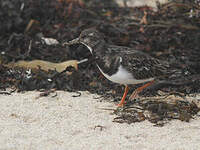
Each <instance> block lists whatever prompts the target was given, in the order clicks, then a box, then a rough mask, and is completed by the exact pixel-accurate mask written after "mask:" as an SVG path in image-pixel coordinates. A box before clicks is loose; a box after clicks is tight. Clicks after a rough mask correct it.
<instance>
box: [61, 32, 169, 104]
mask: <svg viewBox="0 0 200 150" xmlns="http://www.w3.org/2000/svg"><path fill="white" fill-rule="evenodd" d="M73 44H83V45H85V46H86V47H87V48H88V49H89V51H90V52H91V54H92V56H93V57H94V58H95V62H96V66H97V67H98V68H99V70H100V72H101V73H102V74H103V75H104V76H105V77H106V78H107V79H108V80H110V81H112V82H115V83H119V84H123V85H125V90H124V94H123V96H122V99H121V101H120V103H119V104H118V106H123V104H124V101H125V98H126V96H127V93H128V90H129V87H128V86H129V85H132V84H141V83H145V84H144V85H143V86H141V87H139V88H137V89H136V90H135V91H134V92H133V93H132V94H131V96H130V97H129V99H134V98H135V97H136V96H137V95H138V93H140V92H141V91H142V90H143V89H144V88H146V87H148V86H150V85H152V84H153V83H154V81H155V80H156V79H159V78H160V77H162V76H165V75H167V74H169V64H168V62H166V61H161V60H159V59H156V58H154V57H151V56H150V55H148V54H146V53H143V52H140V51H137V50H134V49H132V48H129V47H123V46H116V45H110V44H107V43H106V40H105V39H104V35H103V34H102V33H100V32H98V31H97V30H95V29H86V30H84V31H82V32H81V34H80V36H79V37H78V38H76V39H74V40H71V41H69V42H65V43H64V44H63V45H73Z"/></svg>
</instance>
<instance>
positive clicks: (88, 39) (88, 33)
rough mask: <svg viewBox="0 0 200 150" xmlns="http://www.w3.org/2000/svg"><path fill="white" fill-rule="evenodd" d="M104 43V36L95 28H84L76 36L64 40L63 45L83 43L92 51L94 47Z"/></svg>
mask: <svg viewBox="0 0 200 150" xmlns="http://www.w3.org/2000/svg"><path fill="white" fill-rule="evenodd" d="M104 43H105V41H104V36H103V35H102V34H101V33H99V32H98V31H97V30H95V29H86V30H83V31H82V32H81V34H80V36H79V37H78V38H76V39H74V40H72V41H69V42H66V43H64V44H63V45H73V44H83V45H85V46H86V47H87V48H88V49H89V50H90V52H91V53H93V51H94V49H95V47H97V46H98V45H100V44H104Z"/></svg>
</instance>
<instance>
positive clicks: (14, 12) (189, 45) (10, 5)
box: [0, 0, 200, 123]
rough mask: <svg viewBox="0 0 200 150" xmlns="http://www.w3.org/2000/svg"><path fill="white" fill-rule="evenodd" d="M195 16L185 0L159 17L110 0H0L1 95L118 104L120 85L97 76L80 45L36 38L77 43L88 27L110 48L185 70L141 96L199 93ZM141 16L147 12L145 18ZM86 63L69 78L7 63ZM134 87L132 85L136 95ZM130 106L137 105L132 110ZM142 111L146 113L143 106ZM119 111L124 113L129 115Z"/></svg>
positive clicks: (199, 26)
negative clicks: (65, 96)
mask: <svg viewBox="0 0 200 150" xmlns="http://www.w3.org/2000/svg"><path fill="white" fill-rule="evenodd" d="M199 12H200V5H199V4H198V3H197V2H196V1H189V0H186V1H173V2H171V3H170V4H166V5H163V6H159V9H158V12H153V11H152V10H151V9H150V8H148V7H142V8H120V7H118V6H117V4H115V3H114V2H113V1H107V0H103V1H102V0H79V1H69V0H49V1H48V2H47V1H46V0H4V1H1V2H0V21H1V24H0V62H1V63H0V89H1V90H2V91H5V90H6V89H7V88H12V89H15V90H17V91H29V90H41V89H45V90H47V91H48V90H51V89H57V90H66V91H80V90H81V91H85V90H87V91H90V92H92V93H97V94H100V95H102V96H104V98H105V97H106V98H108V99H112V100H116V101H117V100H119V99H120V96H121V95H122V92H123V87H122V86H120V85H118V84H114V83H111V82H110V81H108V80H106V79H105V78H104V77H103V76H102V75H101V74H100V72H99V71H98V69H97V68H96V66H95V65H94V62H93V60H92V59H91V55H90V53H89V51H88V50H87V48H86V47H85V46H83V45H74V46H70V47H63V46H62V44H58V45H46V44H44V42H42V40H41V37H50V38H54V39H57V40H58V41H59V42H60V43H63V42H64V41H68V40H71V39H73V38H76V37H78V36H79V34H80V32H81V31H82V30H84V29H87V28H91V27H93V28H96V29H97V30H99V31H100V32H102V33H104V34H105V38H106V39H107V41H108V42H109V43H112V44H115V45H123V46H128V47H132V48H134V49H137V50H140V51H144V52H146V53H148V54H150V55H152V56H154V57H157V58H159V59H163V60H167V61H169V62H170V63H171V67H172V68H171V69H180V70H181V71H182V74H181V75H180V76H178V77H175V78H174V79H173V80H172V79H166V81H163V82H160V83H158V84H156V85H154V86H152V87H151V88H149V89H147V90H145V91H144V92H143V93H141V95H145V96H152V95H156V94H157V90H158V89H159V90H162V91H164V92H174V91H176V92H179V93H183V94H184V95H186V94H193V93H199V92H200V89H199V86H200V67H199V66H200V20H199V16H200V13H199ZM144 14H147V17H146V18H144ZM145 19H146V20H145ZM144 20H145V21H144ZM84 58H89V61H88V62H85V63H83V64H80V66H79V70H77V71H76V70H74V71H73V73H72V75H67V74H66V73H65V72H62V73H58V72H57V71H56V70H49V71H48V72H46V71H43V70H41V69H38V70H34V71H33V70H26V69H23V68H16V67H15V68H9V67H6V65H5V64H7V63H9V62H16V61H18V60H27V61H29V60H35V59H40V60H46V61H49V62H63V61H66V60H71V59H77V60H82V59H84ZM136 86H138V85H136ZM136 86H133V89H134V88H135V87H136ZM2 93H5V92H2ZM132 105H134V104H130V105H129V106H132ZM191 105H192V104H191ZM193 106H194V105H192V106H191V107H193ZM142 107H143V109H145V110H146V109H147V107H146V105H145V107H144V106H142ZM174 107H175V108H177V107H179V106H177V105H174ZM195 107H196V106H195ZM197 110H198V109H197ZM134 111H135V110H134ZM122 112H123V113H126V110H124V111H122ZM197 112H198V111H197ZM155 113H156V112H155ZM188 113H189V114H190V112H188ZM120 114H121V113H120ZM120 114H118V115H120ZM126 114H128V113H126ZM191 116H192V115H191ZM132 118H134V117H132ZM133 120H134V119H133ZM161 120H162V117H161ZM124 122H126V121H124ZM132 122H134V121H132ZM129 123H130V122H129Z"/></svg>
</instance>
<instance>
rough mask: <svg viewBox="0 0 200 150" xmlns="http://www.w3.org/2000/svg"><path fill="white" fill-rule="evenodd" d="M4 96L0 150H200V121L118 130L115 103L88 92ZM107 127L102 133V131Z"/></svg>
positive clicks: (0, 98)
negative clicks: (78, 94) (113, 109)
mask: <svg viewBox="0 0 200 150" xmlns="http://www.w3.org/2000/svg"><path fill="white" fill-rule="evenodd" d="M57 94H58V95H57V97H54V98H52V97H51V96H48V97H40V98H37V97H38V96H39V92H26V93H24V94H20V93H13V94H12V95H11V96H8V95H0V150H134V149H135V150H191V149H192V150H199V149H200V118H196V119H193V120H191V121H190V123H186V122H181V121H178V120H177V121H171V122H170V123H168V124H166V125H165V126H164V127H154V126H153V124H151V123H149V122H148V121H144V122H141V123H134V124H131V125H128V124H118V123H113V122H112V120H113V118H114V117H116V116H115V115H112V114H110V113H111V112H112V111H108V110H103V109H101V108H102V107H104V108H105V107H106V108H114V107H115V105H114V104H113V103H108V102H105V101H103V102H100V101H99V100H97V99H94V96H95V95H92V94H89V93H87V92H83V93H82V95H81V96H80V97H72V95H73V94H74V93H68V92H57ZM100 126H102V128H101V127H100Z"/></svg>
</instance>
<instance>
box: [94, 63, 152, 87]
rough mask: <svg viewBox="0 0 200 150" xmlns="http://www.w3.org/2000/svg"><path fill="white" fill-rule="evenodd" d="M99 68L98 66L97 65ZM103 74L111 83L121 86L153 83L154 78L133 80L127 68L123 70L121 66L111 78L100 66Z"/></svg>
mask: <svg viewBox="0 0 200 150" xmlns="http://www.w3.org/2000/svg"><path fill="white" fill-rule="evenodd" d="M97 66H98V65H97ZM98 68H99V70H100V71H101V73H102V74H103V75H104V76H105V77H106V78H107V79H108V80H110V81H112V82H115V83H119V84H125V85H127V84H139V83H144V82H148V81H152V80H153V79H154V78H149V79H144V80H137V79H135V78H133V76H132V74H131V73H130V72H128V71H127V70H126V69H125V68H123V67H122V66H121V65H120V67H119V69H118V71H117V73H116V74H114V75H112V76H109V75H108V74H105V73H104V72H103V71H102V70H101V68H100V67H99V66H98Z"/></svg>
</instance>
